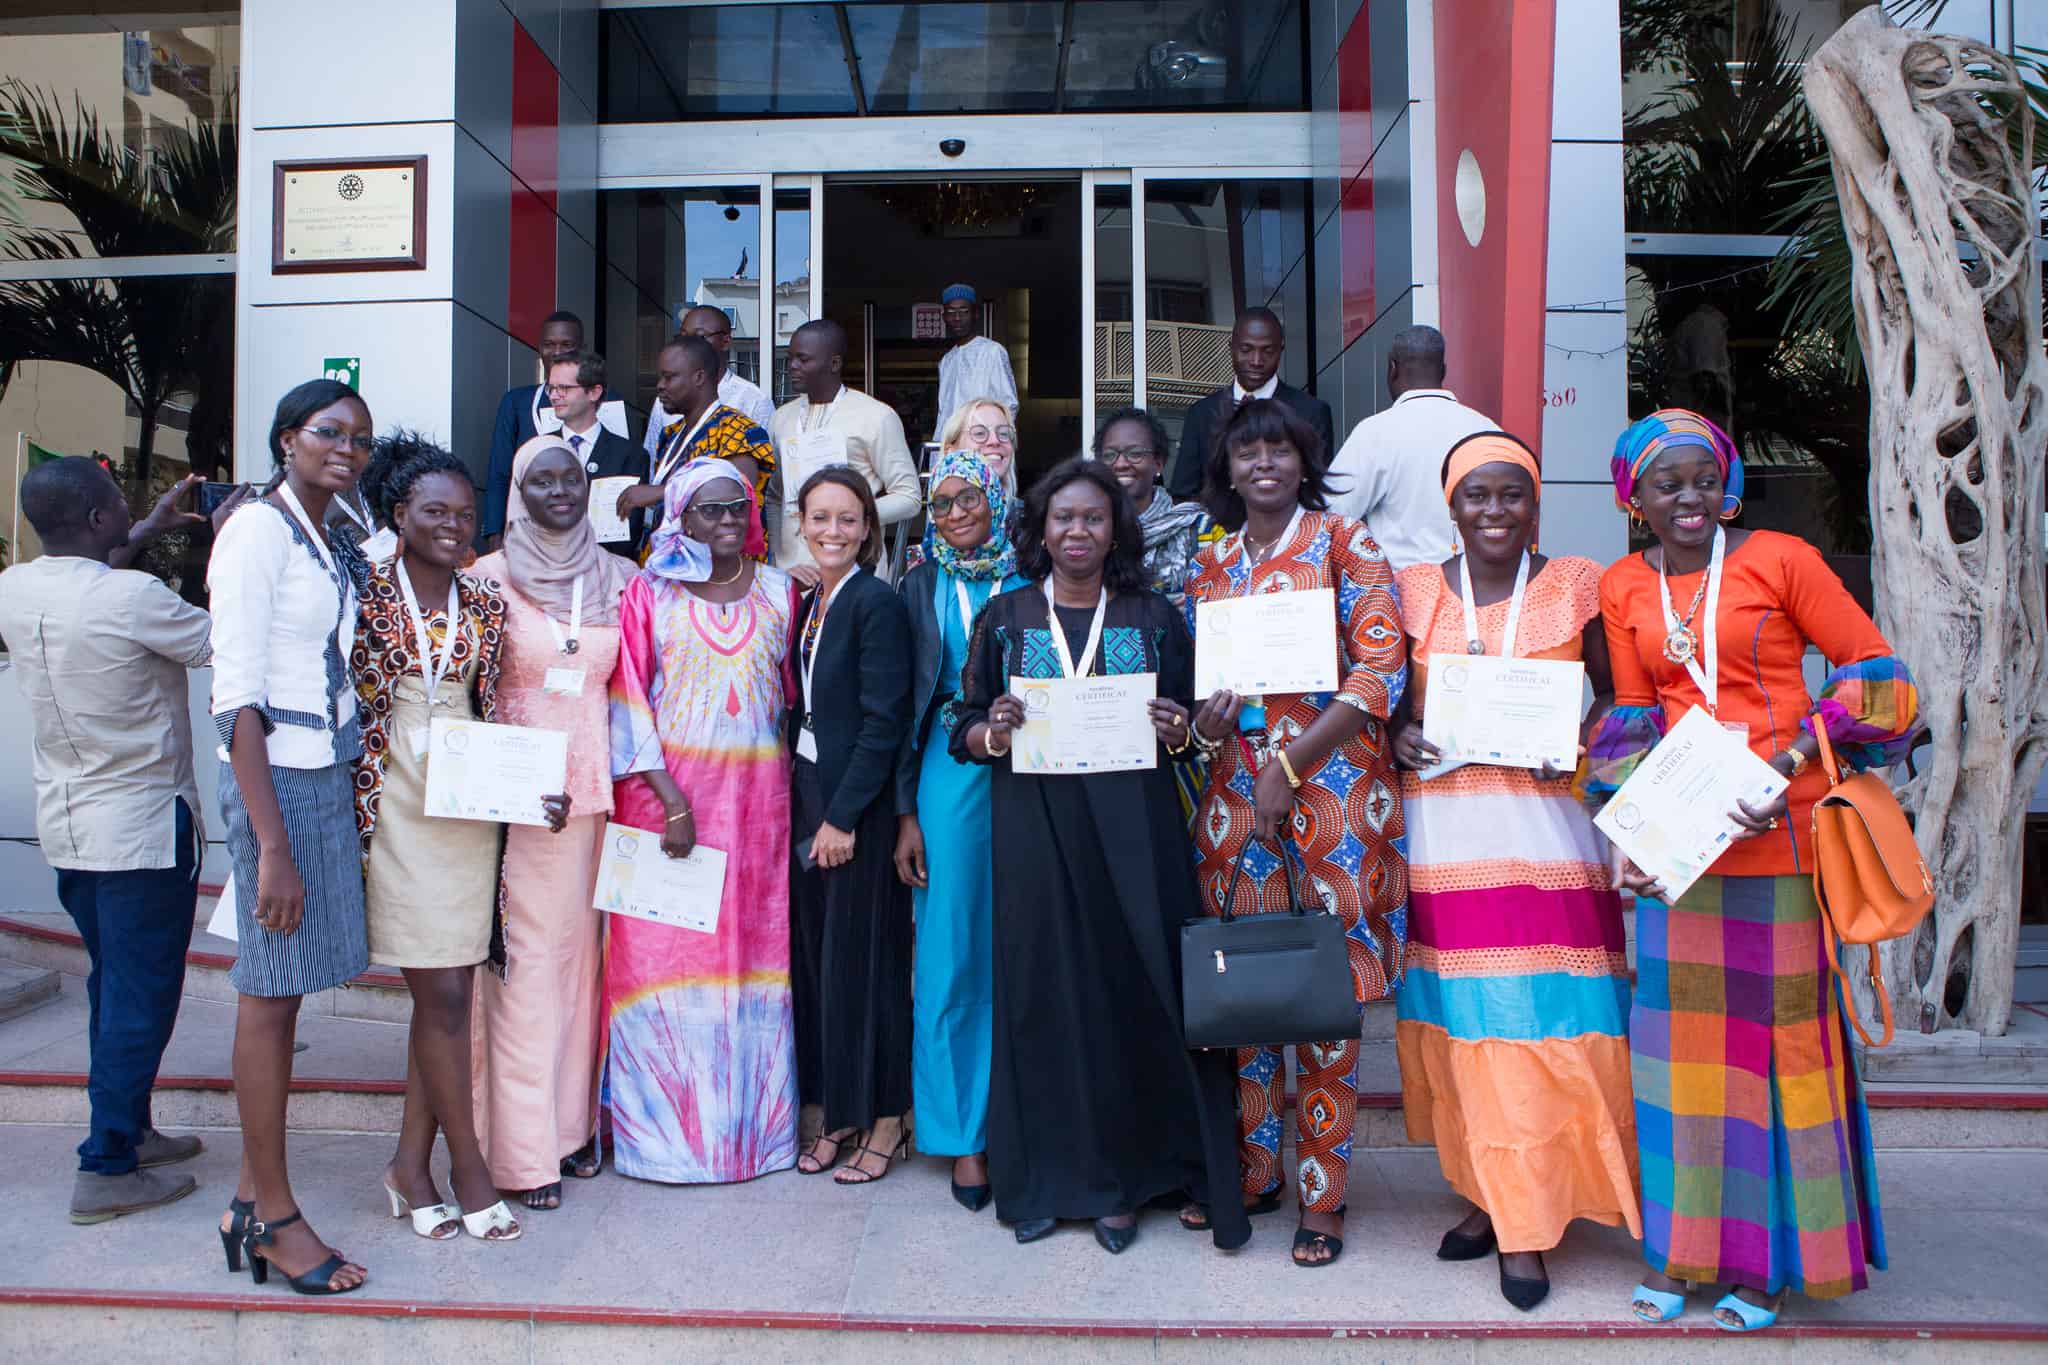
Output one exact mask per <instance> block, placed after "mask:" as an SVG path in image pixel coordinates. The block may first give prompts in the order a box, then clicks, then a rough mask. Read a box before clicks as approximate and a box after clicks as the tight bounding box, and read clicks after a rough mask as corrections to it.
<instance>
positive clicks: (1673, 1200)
mask: <svg viewBox="0 0 2048 1365" xmlns="http://www.w3.org/2000/svg"><path fill="white" fill-rule="evenodd" d="M1636 967H1637V976H1636V993H1635V1007H1634V1009H1633V1011H1632V1012H1631V1014H1630V1020H1629V1061H1630V1066H1631V1068H1632V1070H1633V1073H1634V1086H1635V1097H1636V1135H1637V1140H1638V1142H1639V1144H1640V1147H1641V1155H1642V1180H1643V1231H1644V1256H1645V1259H1646V1260H1648V1262H1649V1264H1650V1266H1651V1267H1652V1268H1653V1269H1656V1270H1660V1271H1662V1272H1664V1273H1665V1274H1666V1275H1670V1276H1672V1277H1674V1278H1677V1279H1682V1280H1695V1281H1701V1282H1707V1283H1718V1284H1727V1285H1741V1286H1746V1287H1748V1288H1750V1289H1755V1290H1759V1291H1761V1292H1763V1293H1767V1294H1775V1293H1777V1292H1778V1291H1779V1290H1782V1289H1793V1290H1797V1291H1798V1292H1800V1293H1802V1294H1805V1295H1807V1296H1808V1297H1810V1298H1816V1299H1825V1298H1835V1297H1838V1296H1840V1295H1843V1294H1847V1293H1850V1292H1852V1291H1854V1290H1858V1289H1863V1288H1866V1287H1867V1286H1868V1284H1869V1277H1868V1274H1867V1267H1869V1266H1876V1267H1877V1268H1878V1269H1880V1270H1882V1269H1884V1266H1885V1250H1884V1221H1883V1217H1882V1215H1881V1213H1880V1211H1879V1209H1878V1201H1877V1179H1876V1171H1875V1165H1874V1163H1873V1160H1872V1155H1871V1145H1870V1114H1869V1111H1868V1110H1867V1109H1866V1108H1865V1107H1864V1103H1863V1091H1862V1087H1861V1085H1860V1084H1859V1083H1858V1082H1857V1079H1856V1070H1855V1059H1854V1058H1853V1057H1852V1056H1851V1054H1850V1052H1849V1048H1848V1045H1847V1042H1846V1035H1845V1032H1844V1027H1843V1021H1842V1005H1841V997H1840V993H1839V988H1838V987H1837V986H1836V984H1835V979H1834V976H1833V974H1832V973H1831V972H1830V971H1829V970H1828V962H1827V951H1826V948H1825V947H1824V946H1823V941H1822V934H1821V924H1820V908H1819V906H1818V905H1817V904H1816V903H1815V901H1814V898H1813V888H1812V884H1811V883H1810V882H1809V880H1808V879H1807V878H1805V877H1713V876H1709V877H1702V878H1701V879H1700V880H1699V881H1698V882H1697V883H1695V884H1694V885H1693V887H1692V889H1691V890H1690V891H1688V892H1686V894H1685V895H1684V896H1682V897H1680V898H1679V900H1678V903H1677V904H1676V905H1673V906H1669V907H1666V906H1664V905H1662V904H1659V903H1657V902H1654V901H1648V900H1638V901H1637V902H1636Z"/></svg>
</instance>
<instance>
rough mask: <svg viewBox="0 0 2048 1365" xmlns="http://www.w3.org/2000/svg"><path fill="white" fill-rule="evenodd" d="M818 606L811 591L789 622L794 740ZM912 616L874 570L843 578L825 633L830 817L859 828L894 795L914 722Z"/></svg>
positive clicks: (815, 699) (823, 755)
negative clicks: (810, 627) (807, 635)
mask: <svg viewBox="0 0 2048 1365" xmlns="http://www.w3.org/2000/svg"><path fill="white" fill-rule="evenodd" d="M817 609H818V595H817V594H816V593H809V594H806V596H805V598H804V601H803V604H802V606H801V607H799V608H798V610H797V613H796V616H795V618H794V619H793V620H792V621H791V622H790V637H789V658H790V662H791V666H792V667H793V668H794V669H795V670H796V672H797V679H798V693H797V695H798V699H799V702H798V705H799V710H797V711H792V712H791V713H790V718H789V725H790V730H789V745H790V749H791V751H792V752H794V751H795V749H796V739H797V734H798V732H799V730H800V728H801V727H802V725H803V717H802V715H801V714H800V710H801V704H802V702H801V699H802V695H803V693H802V678H803V659H802V655H801V654H800V653H799V651H800V650H801V648H802V643H803V631H804V623H805V622H807V621H809V620H810V619H811V613H812V612H814V611H816V610H817ZM910 666H911V665H910V615H909V613H908V612H906V611H905V610H904V609H903V600H902V599H901V598H899V597H898V596H897V595H896V592H895V590H894V589H893V588H891V587H890V586H889V585H888V584H887V583H884V582H883V581H882V580H881V579H879V578H877V577H876V576H875V575H874V574H872V573H868V572H865V571H863V572H861V573H859V574H856V575H855V576H854V577H853V578H851V579H849V580H848V581H847V582H845V583H844V584H842V585H841V586H840V589H839V596H838V598H837V599H836V600H835V601H834V602H833V603H832V611H831V613H830V614H829V615H827V616H826V617H825V625H824V631H823V634H822V635H821V636H820V637H819V639H818V654H817V660H816V670H815V671H814V672H813V673H812V675H811V703H812V706H813V707H814V709H815V714H814V715H813V716H812V720H811V729H812V732H813V734H814V735H815V737H816V739H817V742H818V779H819V785H820V786H821V787H822V788H823V789H824V791H825V792H826V793H827V795H826V798H825V819H826V820H827V821H828V822H829V823H830V824H831V825H832V826H833V827H834V828H836V829H843V830H852V829H854V828H856V827H857V826H858V825H859V824H860V818H861V815H862V814H863V813H864V812H865V811H866V810H867V808H868V807H869V806H870V805H872V804H874V802H875V801H876V800H878V799H886V800H888V801H889V802H890V803H891V805H892V807H893V805H894V801H895V786H894V780H895V776H896V760H897V752H898V750H899V749H900V748H901V747H902V745H903V736H904V732H905V731H906V729H907V728H908V727H909V725H910Z"/></svg>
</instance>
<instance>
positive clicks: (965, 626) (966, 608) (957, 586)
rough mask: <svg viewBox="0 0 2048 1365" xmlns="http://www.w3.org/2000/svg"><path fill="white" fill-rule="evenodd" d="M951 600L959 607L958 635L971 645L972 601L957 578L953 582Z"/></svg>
mask: <svg viewBox="0 0 2048 1365" xmlns="http://www.w3.org/2000/svg"><path fill="white" fill-rule="evenodd" d="M953 600H954V601H955V602H957V603H958V604H959V606H960V634H961V636H962V637H963V638H964V639H966V640H968V641H969V642H970V643H971V642H972V641H973V639H974V601H973V599H972V598H970V597H969V596H968V595H967V585H966V584H965V583H963V582H961V581H960V580H959V579H957V578H956V579H954V580H953Z"/></svg>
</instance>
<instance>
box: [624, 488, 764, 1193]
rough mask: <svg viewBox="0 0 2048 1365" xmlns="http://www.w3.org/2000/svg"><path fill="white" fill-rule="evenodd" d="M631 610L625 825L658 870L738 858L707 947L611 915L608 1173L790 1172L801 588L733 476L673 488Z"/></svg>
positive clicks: (673, 929) (670, 930) (720, 1176)
mask: <svg viewBox="0 0 2048 1365" xmlns="http://www.w3.org/2000/svg"><path fill="white" fill-rule="evenodd" d="M662 497H663V513H664V515H663V518H662V524H661V529H660V530H658V531H656V532H655V533H654V537H653V541H652V544H651V547H650V550H649V554H648V558H647V567H646V569H645V570H644V571H643V572H642V573H641V574H640V575H639V577H637V578H635V579H634V580H633V582H632V583H631V584H630V585H629V586H628V587H627V589H626V595H625V597H624V599H623V600H622V601H621V602H620V604H619V664H618V668H617V670H616V671H615V672H614V673H613V675H612V688H611V741H612V774H613V776H614V778H616V779H617V786H616V787H615V788H614V790H613V800H614V802H615V807H614V809H615V811H616V814H615V815H614V816H613V818H614V820H615V821H616V822H617V823H619V824H622V825H631V826H633V827H634V828H636V829H643V830H648V831H650V832H655V833H659V834H660V835H661V847H662V851H663V852H664V853H666V854H668V855H669V856H671V857H676V858H682V857H687V856H688V855H689V854H690V852H691V851H692V850H693V849H694V848H696V846H697V845H698V844H703V845H705V846H706V847H707V848H713V849H717V850H719V851H720V852H722V853H724V854H725V883H724V887H723V890H722V892H721V894H720V897H719V902H718V913H717V916H716V919H715V921H714V922H713V924H714V927H713V928H712V929H711V930H710V931H709V932H704V931H700V930H697V929H691V928H685V927H682V926H680V925H674V924H656V923H653V922H651V921H649V920H645V919H638V918H635V917H633V916H630V915H614V916H612V918H611V923H610V925H609V926H608V929H609V933H610V942H609V943H608V944H607V945H606V948H605V959H604V1007H605V1013H606V1017H607V1020H608V1030H609V1042H608V1046H607V1049H606V1062H605V1065H606V1072H605V1076H606V1081H607V1085H608V1093H609V1099H608V1100H607V1103H608V1105H609V1106H610V1111H611V1121H612V1164H613V1165H614V1166H615V1167H616V1168H617V1169H618V1171H619V1172H620V1173H621V1174H622V1175H630V1176H633V1177H636V1178H638V1179H641V1180H660V1181H666V1182H668V1183H670V1184H709V1183H714V1182H719V1181H729V1180H752V1179H753V1178H754V1177H755V1176H757V1175H764V1174H766V1173H767V1172H769V1171H780V1170H785V1169H787V1168H788V1167H790V1166H791V1165H794V1164H795V1162H796V1126H797V1099H796V1033H795V1026H794V1023H793V1021H792V1019H791V1007H790V981H789V755H788V753H787V751H786V750H785V749H784V748H783V740H782V722H783V711H784V709H785V706H786V701H787V694H786V692H785V690H784V685H783V661H784V659H785V658H786V657H787V655H788V650H789V623H790V616H791V612H792V608H793V601H792V597H791V593H790V586H789V578H788V576H787V575H785V574H783V573H782V572H780V571H779V570H777V569H772V568H770V567H768V566H767V565H765V564H761V563H759V562H757V561H754V560H750V559H748V558H746V557H745V555H744V553H743V551H744V549H745V546H746V540H747V529H748V526H749V524H750V522H751V519H752V516H753V513H754V506H755V494H754V492H753V489H752V486H751V485H750V483H749V482H748V481H747V480H746V479H745V477H744V476H743V475H742V474H741V473H740V471H739V470H738V469H736V468H735V467H733V465H731V464H730V463H728V462H727V461H724V460H717V459H703V460H696V461H693V462H692V463H690V464H688V465H685V466H684V467H683V468H682V469H680V470H678V471H677V472H676V474H675V475H674V476H673V477H672V478H670V480H669V481H668V483H667V484H666V485H664V487H663V492H662Z"/></svg>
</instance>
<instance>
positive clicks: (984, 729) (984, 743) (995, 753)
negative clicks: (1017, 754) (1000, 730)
mask: <svg viewBox="0 0 2048 1365" xmlns="http://www.w3.org/2000/svg"><path fill="white" fill-rule="evenodd" d="M992 728H993V727H992V726H990V725H989V723H988V722H987V721H983V722H982V725H981V747H982V748H983V749H985V750H987V752H988V756H989V757H990V758H1001V757H1002V756H1003V755H1004V754H1007V753H1008V752H1010V746H1009V745H1007V744H1005V745H1004V746H1003V747H1002V748H1000V749H998V748H997V747H996V746H995V745H993V744H991V743H989V731H990V730H991V729H992Z"/></svg>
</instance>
